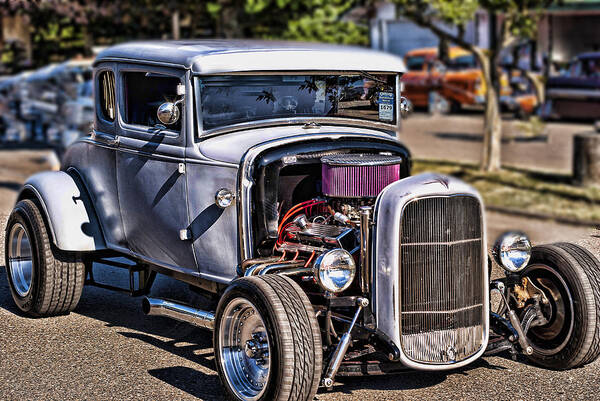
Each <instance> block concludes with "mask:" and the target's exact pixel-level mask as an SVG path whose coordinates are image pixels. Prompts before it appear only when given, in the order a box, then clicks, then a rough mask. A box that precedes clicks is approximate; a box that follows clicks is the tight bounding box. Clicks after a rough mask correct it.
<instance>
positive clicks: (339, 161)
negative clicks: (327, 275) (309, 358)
mask: <svg viewBox="0 0 600 401" xmlns="http://www.w3.org/2000/svg"><path fill="white" fill-rule="evenodd" d="M318 160H319V159H317V161H318ZM402 162H403V159H402V158H401V157H400V156H395V155H391V154H363V153H340V154H330V155H325V156H322V157H320V172H321V177H317V178H320V180H318V182H319V184H317V187H319V188H320V191H318V192H317V193H318V196H315V197H313V198H312V199H308V200H305V201H302V202H299V203H296V204H295V205H293V206H292V207H290V208H288V209H287V210H285V211H282V212H281V213H280V215H279V216H280V217H279V219H278V227H277V240H276V242H275V244H274V246H273V254H274V256H279V258H278V259H275V258H273V260H270V261H269V263H278V266H279V265H280V266H281V267H282V269H281V270H282V271H283V270H284V266H285V267H286V268H294V269H296V270H295V271H297V272H299V273H300V274H301V273H302V269H305V273H307V272H308V270H309V269H310V268H312V267H314V266H315V264H319V263H322V261H321V259H323V256H324V255H326V254H328V253H329V252H331V251H333V250H337V251H336V252H338V254H337V255H336V261H337V260H338V259H340V258H341V259H343V258H344V257H346V259H350V258H351V259H352V261H349V260H348V261H347V263H353V264H354V265H355V266H361V264H363V263H365V262H363V261H361V259H362V258H363V257H364V255H365V254H366V252H367V250H365V249H362V246H361V244H363V246H364V244H366V243H367V242H368V241H361V239H362V238H365V236H368V235H369V233H368V226H369V225H370V224H371V220H370V216H371V213H372V210H371V208H372V207H373V205H374V203H375V199H376V198H377V196H378V195H379V193H380V192H381V191H382V190H383V189H384V188H385V187H386V186H387V185H389V184H391V183H393V182H395V181H397V180H399V179H400V178H401V164H402ZM365 229H366V230H365ZM339 250H344V251H346V252H345V253H344V255H340V253H341V252H340V251H339ZM332 259H334V258H333V257H332ZM261 262H264V259H263V260H261ZM261 269H263V270H264V268H260V269H254V270H253V272H252V273H253V274H260V270H261ZM298 269H300V270H298ZM315 279H316V280H317V281H318V277H315ZM325 287H326V286H325ZM346 288H347V287H346ZM357 288H358V287H357Z"/></svg>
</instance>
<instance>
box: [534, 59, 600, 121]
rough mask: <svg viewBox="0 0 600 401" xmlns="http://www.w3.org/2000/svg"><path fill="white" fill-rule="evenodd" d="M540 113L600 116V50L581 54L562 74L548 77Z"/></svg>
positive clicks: (559, 116) (551, 116)
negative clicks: (544, 98)
mask: <svg viewBox="0 0 600 401" xmlns="http://www.w3.org/2000/svg"><path fill="white" fill-rule="evenodd" d="M541 115H542V117H544V118H547V119H562V118H570V119H581V120H600V52H594V53H583V54H580V55H579V56H577V57H576V58H575V60H573V62H572V63H571V64H570V65H569V67H568V69H567V70H566V71H564V72H563V73H562V74H561V75H559V76H556V77H551V78H549V79H548V82H547V83H546V101H545V103H544V105H543V107H542V110H541Z"/></svg>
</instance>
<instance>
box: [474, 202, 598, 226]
mask: <svg viewBox="0 0 600 401" xmlns="http://www.w3.org/2000/svg"><path fill="white" fill-rule="evenodd" d="M485 209H486V210H488V211H490V212H498V213H504V214H512V215H515V216H522V217H527V218H530V219H537V220H551V221H555V222H557V223H561V224H568V225H571V226H577V227H594V228H596V227H600V221H593V220H581V219H576V218H571V217H560V216H554V215H551V214H546V213H536V212H527V211H524V210H519V209H512V208H509V207H503V206H486V207H485Z"/></svg>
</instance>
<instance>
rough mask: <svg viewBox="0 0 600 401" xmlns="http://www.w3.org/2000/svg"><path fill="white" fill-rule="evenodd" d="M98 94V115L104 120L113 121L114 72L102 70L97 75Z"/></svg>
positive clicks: (114, 104)
mask: <svg viewBox="0 0 600 401" xmlns="http://www.w3.org/2000/svg"><path fill="white" fill-rule="evenodd" d="M98 92H99V94H98V96H99V103H100V114H101V115H100V117H102V118H103V119H104V120H106V121H110V122H113V121H115V115H116V102H115V74H114V73H113V72H112V71H102V72H100V74H99V75H98Z"/></svg>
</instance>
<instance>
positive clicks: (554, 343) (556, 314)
mask: <svg viewBox="0 0 600 401" xmlns="http://www.w3.org/2000/svg"><path fill="white" fill-rule="evenodd" d="M522 276H526V277H528V279H529V280H531V281H532V283H534V284H535V285H536V286H537V287H538V288H539V289H540V290H541V291H543V292H544V294H545V295H546V297H547V298H548V300H549V306H548V307H547V308H546V314H547V316H546V318H547V319H548V322H547V323H546V324H545V325H543V326H537V327H532V328H531V329H530V330H529V331H528V332H527V337H528V340H529V343H530V345H531V346H532V348H533V354H532V355H531V356H530V357H529V358H530V359H531V360H532V361H533V362H534V363H536V364H538V365H541V366H543V367H547V368H551V369H570V368H576V367H581V366H583V365H586V364H588V363H591V362H593V361H594V360H596V358H598V355H599V354H600V263H599V262H598V260H597V259H596V258H595V257H594V256H593V255H592V254H591V253H589V252H588V251H587V250H585V249H584V248H582V247H580V246H577V245H575V244H569V243H557V244H552V245H542V246H536V247H534V248H533V250H532V255H531V262H530V265H529V266H528V267H527V268H526V269H525V270H524V271H523V273H522Z"/></svg>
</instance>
